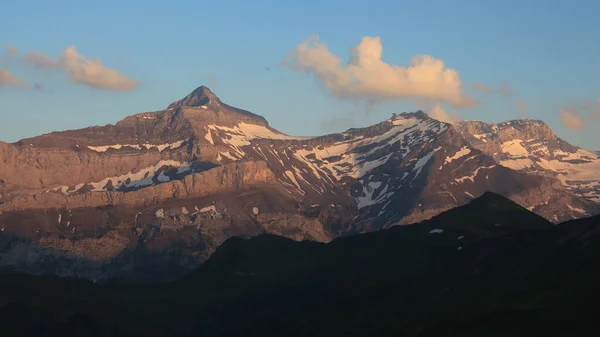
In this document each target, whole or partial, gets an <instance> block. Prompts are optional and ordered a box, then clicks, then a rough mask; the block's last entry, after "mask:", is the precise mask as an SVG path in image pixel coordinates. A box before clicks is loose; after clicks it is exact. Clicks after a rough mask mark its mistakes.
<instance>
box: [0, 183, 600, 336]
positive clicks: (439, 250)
mask: <svg viewBox="0 0 600 337" xmlns="http://www.w3.org/2000/svg"><path fill="white" fill-rule="evenodd" d="M599 229H600V218H598V217H596V218H590V219H584V220H577V221H573V222H570V223H566V224H563V225H559V226H554V225H552V224H550V223H549V222H547V221H546V220H545V219H543V218H541V217H539V216H537V215H534V214H533V213H530V212H529V211H527V210H526V209H524V208H522V207H520V206H518V205H516V204H514V203H513V202H511V201H509V200H507V199H505V198H503V197H500V196H498V195H495V194H492V193H486V194H484V195H483V196H482V197H481V198H479V199H476V200H474V201H472V202H471V203H470V204H468V205H465V206H463V207H459V208H456V209H453V210H450V211H448V212H445V213H442V214H440V215H438V216H436V217H434V218H433V219H431V220H429V221H426V222H423V223H421V224H418V225H411V226H405V227H394V228H391V229H389V230H385V231H380V232H375V233H369V234H363V235H356V236H350V237H346V238H341V239H338V240H335V241H333V242H331V243H329V244H320V243H314V242H295V241H291V240H288V239H284V238H281V237H277V236H272V235H261V236H257V237H254V238H251V239H241V238H231V239H229V240H227V241H226V242H225V243H224V244H223V245H222V246H221V247H219V248H218V249H217V251H216V252H215V253H214V254H213V256H212V257H211V258H210V259H209V260H208V261H207V262H206V263H205V264H204V265H202V267H201V268H199V269H198V270H196V271H195V272H193V273H191V274H189V275H188V276H187V277H185V278H184V279H182V280H180V281H177V282H175V283H169V284H163V285H153V286H130V285H127V284H119V283H112V284H108V285H103V286H97V285H93V284H91V283H88V282H84V281H79V280H73V279H57V278H50V277H44V278H37V277H32V276H24V275H20V274H12V273H4V274H3V275H2V276H1V277H0V287H1V288H0V324H2V327H3V328H2V329H3V330H2V331H3V336H4V335H6V336H12V335H21V336H29V335H35V336H82V335H85V336H482V335H485V336H496V335H498V336H532V335H544V336H550V335H565V336H574V335H577V336H586V335H589V336H591V335H597V333H598V330H599V329H598V328H596V327H595V325H594V322H595V316H594V315H593V314H592V312H593V311H594V310H593V309H594V307H595V306H596V303H597V302H598V300H599V299H600V293H599V292H598V291H596V286H597V284H599V281H600V272H599V271H598V268H597V267H596V266H597V263H598V261H599V260H600V236H599V235H598V233H600V230H599Z"/></svg>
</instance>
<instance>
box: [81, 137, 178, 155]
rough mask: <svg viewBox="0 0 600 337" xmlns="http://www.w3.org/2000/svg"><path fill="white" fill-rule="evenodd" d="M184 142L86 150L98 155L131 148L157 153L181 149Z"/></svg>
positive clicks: (92, 147) (115, 145) (124, 145)
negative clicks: (156, 151)
mask: <svg viewBox="0 0 600 337" xmlns="http://www.w3.org/2000/svg"><path fill="white" fill-rule="evenodd" d="M185 142H186V141H185V140H179V141H176V142H173V143H165V144H148V143H146V144H114V145H102V146H88V147H87V148H88V149H90V150H92V151H95V152H99V153H104V152H106V151H108V150H109V149H114V150H120V149H122V148H132V149H136V150H141V149H143V148H145V149H146V150H150V149H154V148H155V149H158V151H159V152H162V151H164V150H167V149H171V150H174V149H177V148H179V147H181V145H183V143H185Z"/></svg>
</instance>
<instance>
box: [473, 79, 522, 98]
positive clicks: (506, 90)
mask: <svg viewBox="0 0 600 337" xmlns="http://www.w3.org/2000/svg"><path fill="white" fill-rule="evenodd" d="M473 88H475V90H477V91H481V92H483V93H486V94H498V95H501V96H505V97H508V96H511V95H513V94H514V92H513V91H512V89H511V88H510V85H508V84H505V85H503V86H501V87H499V88H497V89H494V88H492V87H490V86H488V85H486V84H483V83H480V82H476V83H474V84H473Z"/></svg>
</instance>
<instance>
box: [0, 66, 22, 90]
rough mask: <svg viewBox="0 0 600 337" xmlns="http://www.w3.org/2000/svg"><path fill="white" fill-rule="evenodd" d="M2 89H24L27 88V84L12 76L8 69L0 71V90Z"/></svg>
mask: <svg viewBox="0 0 600 337" xmlns="http://www.w3.org/2000/svg"><path fill="white" fill-rule="evenodd" d="M4 87H24V88H27V87H28V85H27V82H25V81H24V80H23V79H21V78H19V77H17V76H15V75H13V74H12V73H11V72H10V71H8V69H0V88H4Z"/></svg>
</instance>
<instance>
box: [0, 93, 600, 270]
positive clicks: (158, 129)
mask: <svg viewBox="0 0 600 337" xmlns="http://www.w3.org/2000/svg"><path fill="white" fill-rule="evenodd" d="M552 135H553V134H552V133H551V130H550V129H549V128H548V127H547V126H545V124H543V123H541V122H535V121H530V122H529V121H528V122H522V121H521V122H507V123H503V124H499V125H487V124H484V123H477V122H468V123H463V124H460V125H458V126H453V125H450V124H446V123H442V122H439V121H437V120H434V119H431V118H429V117H428V116H427V115H426V114H424V113H423V112H416V113H402V114H398V115H396V114H395V115H394V116H393V117H392V118H390V119H388V120H386V121H383V122H381V123H379V124H376V125H373V126H370V127H366V128H359V129H350V130H348V131H346V132H344V133H340V134H331V135H325V136H322V137H314V138H302V137H291V136H288V135H285V134H283V133H281V132H279V131H277V130H275V129H273V128H272V127H270V126H269V124H268V122H267V121H266V120H265V119H264V118H263V117H261V116H258V115H255V114H253V113H251V112H248V111H245V110H241V109H238V108H234V107H231V106H229V105H227V104H225V103H223V102H221V100H220V99H219V98H218V97H216V96H215V95H214V93H212V92H211V91H210V90H209V89H208V88H206V87H200V88H198V89H196V90H195V91H194V92H192V93H191V94H190V95H188V96H186V97H185V98H183V99H182V100H179V101H177V102H174V103H172V104H171V105H169V107H168V108H167V109H166V110H162V111H156V112H146V113H140V114H136V115H133V116H130V117H127V118H125V119H123V120H122V121H120V122H118V123H116V124H115V125H108V126H103V127H91V128H86V129H81V130H71V131H63V132H54V133H50V134H46V135H42V136H39V137H34V138H30V139H24V140H21V141H19V142H17V143H14V144H6V143H0V156H1V158H2V162H3V165H2V166H0V197H1V198H2V199H1V202H2V203H1V204H0V230H1V232H0V265H3V266H12V267H15V268H19V269H22V270H27V271H29V272H33V273H54V274H59V275H79V276H82V277H87V278H91V279H97V280H101V279H106V278H110V277H118V276H120V277H127V278H130V279H134V280H137V281H148V280H160V279H170V278H175V277H177V276H178V275H182V274H183V273H185V272H187V271H189V270H190V269H191V268H194V267H196V266H198V264H199V263H202V261H204V260H205V259H206V258H207V257H208V256H209V255H210V254H211V253H212V252H213V251H214V249H215V248H216V247H217V246H218V245H219V244H221V243H222V242H223V241H224V240H225V239H227V238H228V237H230V236H234V235H236V236H248V235H256V234H260V233H273V234H277V235H283V236H286V237H288V238H292V239H294V240H315V241H329V240H332V239H333V238H335V237H338V236H343V235H348V234H353V233H360V232H366V231H373V230H378V229H381V228H386V227H389V226H394V225H404V224H409V223H415V222H419V221H421V220H423V219H427V218H430V217H431V216H434V215H436V214H439V213H440V212H442V211H444V210H447V209H449V208H453V207H455V206H459V205H463V204H466V203H468V202H469V201H470V200H472V199H474V198H476V197H478V196H480V195H482V194H483V193H485V192H486V191H493V192H496V193H499V194H502V195H505V196H508V197H509V198H511V199H513V200H515V201H517V202H519V203H520V204H522V205H524V206H525V207H528V208H530V209H532V210H533V211H534V212H536V213H538V214H540V215H542V216H544V217H546V218H547V219H550V220H552V221H554V222H559V221H562V220H565V219H571V218H574V217H581V216H585V215H586V214H591V213H594V212H597V211H598V205H597V204H596V203H594V202H592V201H590V200H589V199H586V198H585V193H579V194H577V193H575V192H576V190H575V189H573V188H570V187H569V185H566V184H564V183H565V180H564V179H561V176H560V175H559V174H546V173H545V172H542V171H541V170H533V169H525V168H521V167H516V166H515V165H516V163H517V162H519V163H521V162H522V161H523V160H525V159H529V160H533V159H531V158H532V157H531V156H528V157H527V156H526V157H523V158H522V157H517V155H523V151H522V150H521V147H522V148H525V149H528V150H527V151H529V153H537V152H535V151H534V150H535V149H538V150H539V148H540V146H542V145H536V141H537V142H538V143H540V144H543V146H545V148H546V149H548V150H547V151H545V150H540V151H538V152H540V156H539V158H540V159H539V160H538V161H542V160H544V161H546V162H541V163H551V162H553V161H557V160H558V161H562V162H568V163H570V164H572V163H574V162H572V161H568V160H570V159H569V157H568V156H572V155H573V154H575V155H578V156H579V157H578V158H582V159H581V160H584V161H585V160H589V162H592V163H595V162H594V160H592V159H591V158H587V155H585V156H584V155H583V154H582V152H580V151H581V150H580V149H577V148H574V147H572V146H570V145H569V144H567V143H566V142H564V141H562V140H560V139H558V138H556V137H554V138H552V137H551V136H552ZM515 144H517V145H518V146H517V145H515ZM519 146H521V147H519ZM536 146H538V147H536ZM532 151H533V152H532ZM560 151H562V153H565V154H566V157H565V155H562V154H561V152H560ZM561 156H562V157H561ZM565 158H566V159H565ZM577 163H578V164H573V165H579V162H577ZM586 163H587V162H586ZM584 164H585V163H584ZM588 164H589V163H588ZM541 165H542V164H540V166H541ZM586 165H587V164H586ZM529 167H530V166H528V168H529Z"/></svg>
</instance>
